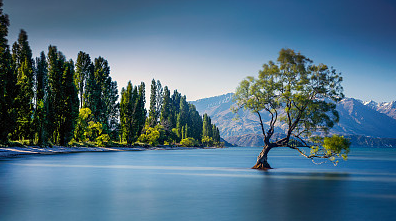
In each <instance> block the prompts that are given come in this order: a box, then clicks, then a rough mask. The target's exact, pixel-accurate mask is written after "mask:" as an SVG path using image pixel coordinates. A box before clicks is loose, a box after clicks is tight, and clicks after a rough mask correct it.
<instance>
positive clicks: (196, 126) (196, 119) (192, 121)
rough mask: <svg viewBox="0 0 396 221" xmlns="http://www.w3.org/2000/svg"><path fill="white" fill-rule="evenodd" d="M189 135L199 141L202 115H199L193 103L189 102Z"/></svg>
mask: <svg viewBox="0 0 396 221" xmlns="http://www.w3.org/2000/svg"><path fill="white" fill-rule="evenodd" d="M188 125H189V137H192V138H194V139H195V140H198V141H200V140H201V137H202V127H203V122H202V117H201V115H199V112H198V111H197V109H196V107H195V105H193V104H189V119H188Z"/></svg>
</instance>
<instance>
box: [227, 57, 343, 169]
mask: <svg viewBox="0 0 396 221" xmlns="http://www.w3.org/2000/svg"><path fill="white" fill-rule="evenodd" d="M341 82H342V77H341V75H340V74H339V73H337V72H336V70H334V69H333V68H329V67H328V66H327V65H324V64H319V65H314V64H313V63H312V61H311V60H310V59H308V58H307V57H305V56H304V55H301V54H300V53H296V52H294V51H293V50H291V49H282V50H281V51H280V52H279V57H278V59H277V63H275V62H272V61H269V62H268V63H267V64H264V65H263V70H261V71H260V72H259V76H258V78H254V77H248V78H246V79H245V80H243V81H242V82H241V83H240V84H239V87H238V88H237V89H236V93H235V96H234V99H235V101H236V104H237V106H236V107H235V108H234V111H235V112H237V111H238V110H239V109H240V108H245V109H248V110H250V111H251V112H253V113H255V114H257V116H258V118H259V120H260V125H261V129H262V133H263V136H264V143H265V146H264V148H263V150H262V151H261V153H260V155H259V156H258V158H257V163H256V165H255V166H254V167H253V168H255V169H268V168H271V167H270V165H269V164H268V162H267V155H268V152H269V151H270V150H271V149H272V148H276V147H289V148H291V149H294V150H297V151H298V152H299V153H300V154H301V155H303V156H304V157H307V158H309V159H311V160H313V159H316V158H322V159H329V160H330V161H331V162H333V163H335V164H336V163H337V162H338V161H337V160H336V158H335V157H340V156H341V157H343V158H344V159H346V157H347V154H348V152H349V145H350V142H349V141H348V140H347V139H345V138H343V137H339V136H336V135H334V136H333V137H319V136H317V135H315V133H316V134H317V133H322V134H324V135H326V133H327V132H328V131H329V129H330V128H332V127H333V126H334V124H335V123H336V122H338V120H339V115H338V112H337V110H336V102H338V101H340V100H341V99H342V98H343V97H344V95H343V93H342V91H343V88H342V86H341ZM260 111H265V112H266V113H268V114H269V115H270V117H271V120H270V122H269V125H268V127H267V128H265V127H264V123H263V121H262V118H261V113H260ZM278 122H281V123H284V124H285V125H286V130H285V136H284V137H283V138H281V139H278V140H275V141H273V140H271V138H272V137H273V134H274V132H275V125H276V124H277V123H278ZM296 142H297V143H298V144H299V146H297V145H293V143H296ZM304 147H305V148H308V149H309V153H306V152H305V151H304V149H303V148H304Z"/></svg>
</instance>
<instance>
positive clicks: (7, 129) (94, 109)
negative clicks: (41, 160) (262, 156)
mask: <svg viewBox="0 0 396 221" xmlns="http://www.w3.org/2000/svg"><path fill="white" fill-rule="evenodd" d="M2 6H3V3H2V1H1V0H0V123H1V126H0V142H1V143H7V142H8V141H9V140H10V139H11V140H30V143H35V144H38V145H48V144H49V143H52V144H57V145H67V144H68V143H69V142H70V141H71V140H72V139H75V140H76V141H84V140H85V139H82V138H81V137H86V136H90V135H87V134H88V132H87V130H86V127H87V125H88V121H89V123H92V124H90V125H96V126H97V125H99V126H97V130H100V132H99V133H100V134H102V133H103V134H107V135H109V138H110V139H111V140H113V141H121V142H127V144H133V143H134V142H136V141H137V140H138V139H139V138H140V137H141V136H142V134H144V135H147V133H149V131H153V134H157V133H154V132H158V134H159V135H158V136H156V137H155V136H154V137H155V138H156V139H157V144H163V143H164V142H168V143H177V142H180V141H181V140H183V139H186V138H193V139H194V140H196V141H197V142H198V143H202V142H203V143H204V144H206V145H209V144H213V143H219V142H220V135H219V130H218V128H217V127H216V126H215V125H213V124H211V122H210V118H209V117H208V116H207V115H204V116H203V118H202V117H201V116H200V115H199V113H198V111H197V110H196V108H195V106H194V105H192V104H189V103H188V102H187V101H186V96H182V95H181V94H180V93H178V92H177V90H175V91H174V92H173V94H172V96H171V95H170V91H169V89H168V87H166V86H165V87H162V85H161V83H160V81H155V80H153V81H152V84H151V94H150V109H149V112H148V118H147V111H146V109H145V103H146V101H145V84H144V83H141V84H140V85H138V86H132V83H131V82H129V83H128V85H127V87H126V88H122V90H121V102H120V103H118V98H119V96H118V89H117V82H116V81H113V80H112V78H111V77H110V67H109V64H108V62H107V61H106V60H105V59H104V58H103V57H98V58H95V59H94V61H92V60H91V58H90V56H89V54H87V53H85V52H79V53H78V56H77V60H76V62H75V63H74V61H73V60H71V59H70V60H67V59H66V57H65V56H64V55H63V54H62V52H60V51H58V49H57V47H55V46H52V45H50V46H49V47H48V52H47V54H45V53H44V52H41V53H40V56H39V57H38V58H35V59H33V55H32V50H31V48H30V46H29V42H28V35H27V33H26V32H25V31H24V30H21V32H20V34H19V37H18V40H17V41H16V42H15V43H14V44H13V45H12V50H10V47H9V45H8V40H7V35H8V27H9V25H10V22H9V18H8V15H6V14H4V13H3V9H2ZM85 115H86V116H85ZM84 116H85V117H84ZM87 118H89V119H87ZM76 124H77V125H76ZM78 124H80V125H78ZM83 125H85V126H83ZM98 128H99V129H98ZM99 133H97V135H99ZM81 134H82V135H81ZM153 134H151V135H153ZM91 136H92V135H91ZM208 140H209V141H210V142H212V143H210V142H209V143H208Z"/></svg>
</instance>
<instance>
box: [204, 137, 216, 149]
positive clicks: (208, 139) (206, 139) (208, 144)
mask: <svg viewBox="0 0 396 221" xmlns="http://www.w3.org/2000/svg"><path fill="white" fill-rule="evenodd" d="M202 144H203V145H204V146H206V147H212V146H213V144H214V141H213V138H212V137H209V136H203V137H202Z"/></svg>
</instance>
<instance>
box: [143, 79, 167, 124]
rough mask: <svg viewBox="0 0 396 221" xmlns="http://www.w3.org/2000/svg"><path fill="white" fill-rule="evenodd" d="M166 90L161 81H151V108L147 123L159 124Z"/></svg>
mask: <svg viewBox="0 0 396 221" xmlns="http://www.w3.org/2000/svg"><path fill="white" fill-rule="evenodd" d="M163 97H164V92H163V88H162V85H161V82H160V81H155V80H154V79H153V80H152V81H151V94H150V110H149V118H148V121H147V123H148V124H149V126H150V127H154V126H155V125H157V124H158V120H159V118H160V115H161V110H162V103H163Z"/></svg>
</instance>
